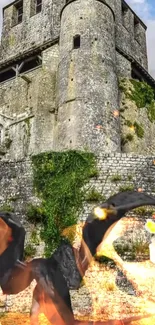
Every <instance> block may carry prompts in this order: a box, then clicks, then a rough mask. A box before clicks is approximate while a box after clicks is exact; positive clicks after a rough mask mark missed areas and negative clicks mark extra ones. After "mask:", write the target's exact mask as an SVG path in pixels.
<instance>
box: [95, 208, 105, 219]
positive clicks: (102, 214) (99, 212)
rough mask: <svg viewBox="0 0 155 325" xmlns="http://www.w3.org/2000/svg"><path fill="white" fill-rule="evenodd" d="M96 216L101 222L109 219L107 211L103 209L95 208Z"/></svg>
mask: <svg viewBox="0 0 155 325" xmlns="http://www.w3.org/2000/svg"><path fill="white" fill-rule="evenodd" d="M94 214H95V216H96V217H97V218H98V219H100V220H104V219H106V218H107V212H106V209H101V208H100V207H96V208H94Z"/></svg>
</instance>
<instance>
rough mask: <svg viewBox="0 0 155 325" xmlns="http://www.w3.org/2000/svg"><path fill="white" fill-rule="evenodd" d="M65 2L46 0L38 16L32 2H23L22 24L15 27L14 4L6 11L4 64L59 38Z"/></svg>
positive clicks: (2, 48) (3, 40) (30, 0)
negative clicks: (33, 10) (33, 9)
mask: <svg viewBox="0 0 155 325" xmlns="http://www.w3.org/2000/svg"><path fill="white" fill-rule="evenodd" d="M64 3H65V1H64V0H60V1H57V0H54V1H52V2H51V1H49V0H44V1H43V5H42V10H41V12H39V13H38V14H33V15H32V13H31V9H32V0H24V1H23V18H22V22H21V23H19V24H16V25H15V26H14V25H13V14H14V4H15V3H14V4H10V5H8V6H7V7H6V9H5V10H4V20H3V29H2V40H1V52H2V53H1V56H2V60H1V61H2V62H4V61H7V60H8V59H10V58H12V57H15V56H19V55H21V54H23V53H25V52H27V51H28V50H30V49H31V50H32V49H33V48H35V47H37V46H39V45H42V44H43V43H46V42H48V41H49V40H53V39H55V38H56V37H58V36H59V31H60V10H61V8H62V7H63V5H64Z"/></svg>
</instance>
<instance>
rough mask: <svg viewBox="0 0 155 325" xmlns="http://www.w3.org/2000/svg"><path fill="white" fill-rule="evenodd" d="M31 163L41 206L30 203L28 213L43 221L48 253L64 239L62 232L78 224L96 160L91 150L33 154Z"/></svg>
mask: <svg viewBox="0 0 155 325" xmlns="http://www.w3.org/2000/svg"><path fill="white" fill-rule="evenodd" d="M32 165H33V175H34V188H35V191H36V194H37V195H38V196H39V197H40V198H41V200H42V205H41V206H39V207H34V206H32V205H31V206H29V208H28V211H27V216H28V219H29V220H30V221H31V222H40V223H41V224H42V231H41V237H42V239H43V240H44V242H45V245H46V247H45V255H46V256H49V255H51V253H52V252H53V251H54V249H55V248H57V246H58V245H59V244H60V241H61V240H62V239H63V237H62V231H63V230H64V229H65V228H66V227H69V226H71V225H74V224H76V223H77V220H78V216H79V213H80V212H81V211H82V206H83V202H84V200H85V196H86V188H85V185H86V184H87V183H88V181H89V180H90V178H91V177H94V176H97V174H98V171H97V169H96V159H95V157H94V155H93V154H92V153H88V152H80V151H65V152H49V153H41V154H39V155H36V156H33V157H32Z"/></svg>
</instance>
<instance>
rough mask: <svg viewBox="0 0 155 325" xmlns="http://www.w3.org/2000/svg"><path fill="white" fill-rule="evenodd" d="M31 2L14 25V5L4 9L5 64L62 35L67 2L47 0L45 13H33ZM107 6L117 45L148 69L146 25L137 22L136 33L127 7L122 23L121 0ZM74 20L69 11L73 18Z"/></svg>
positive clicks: (2, 49)
mask: <svg viewBox="0 0 155 325" xmlns="http://www.w3.org/2000/svg"><path fill="white" fill-rule="evenodd" d="M71 2H72V1H71ZM101 2H102V1H101ZM32 3H33V0H24V2H23V20H22V22H21V23H20V24H17V25H15V26H14V25H13V14H14V4H10V5H8V6H7V7H6V8H5V10H4V21H3V31H2V45H1V61H2V62H4V61H6V60H7V59H10V58H11V57H14V56H16V55H19V54H22V53H23V52H26V51H28V50H29V49H33V48H35V47H36V46H39V45H42V44H44V43H46V42H48V41H49V40H53V39H54V38H56V37H58V36H59V34H60V13H61V10H62V8H63V7H64V5H65V3H66V2H65V1H64V0H59V1H58V0H54V1H52V2H51V1H49V0H45V1H44V2H43V4H42V11H41V12H40V13H38V14H32ZM105 3H107V7H108V6H109V7H111V8H112V10H113V13H114V15H115V21H116V44H117V45H118V46H119V47H121V48H122V49H124V50H125V51H127V53H128V54H129V55H132V56H133V57H134V58H136V60H137V61H138V62H139V63H140V64H142V66H143V67H144V68H146V69H147V52H146V28H145V25H144V24H143V23H142V22H141V21H140V20H139V19H138V23H137V26H136V29H137V31H135V25H134V17H135V14H134V12H133V11H132V10H131V9H130V8H129V7H128V6H127V8H128V10H127V13H126V17H125V24H124V23H123V21H124V18H122V15H123V13H122V0H117V1H107V0H104V1H103V2H102V5H103V7H104V6H105ZM123 3H124V1H123ZM69 6H70V4H69ZM82 10H83V13H84V8H82V5H81V11H82ZM72 17H73V16H72V13H71V12H70V18H72ZM97 24H98V21H97V20H96V21H95V22H94V26H93V27H94V30H95V29H96V26H97ZM106 25H107V28H108V26H109V25H110V21H109V20H107V21H106ZM105 30H106V29H105Z"/></svg>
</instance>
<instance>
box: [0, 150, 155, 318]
mask: <svg viewBox="0 0 155 325" xmlns="http://www.w3.org/2000/svg"><path fill="white" fill-rule="evenodd" d="M97 167H98V171H99V175H98V177H96V178H93V179H92V180H91V181H90V183H89V187H91V188H95V189H96V190H97V191H98V192H100V193H101V194H102V195H104V196H105V197H106V198H108V197H109V196H111V195H113V194H115V193H117V192H119V191H120V190H121V189H120V187H121V188H122V190H123V189H125V187H129V186H130V187H131V186H132V187H133V188H134V189H135V190H138V189H139V188H141V189H142V190H143V191H146V192H147V193H152V194H155V185H154V183H155V156H143V155H133V154H125V153H123V154H119V153H114V154H102V155H98V157H97ZM0 170H1V173H0V178H1V187H0V199H1V207H2V206H3V205H4V203H7V204H8V205H10V206H11V207H12V209H13V211H14V212H15V213H16V215H17V216H19V218H20V220H21V222H22V223H23V225H24V226H25V228H26V230H27V238H26V243H28V241H29V238H30V233H31V231H32V230H33V227H32V225H29V224H28V223H27V222H26V219H25V211H26V207H27V204H28V203H32V204H37V203H38V202H39V201H38V199H37V198H36V197H35V194H34V190H33V182H32V166H31V161H30V160H23V161H17V162H11V161H10V162H2V161H1V162H0ZM118 176H119V179H118ZM96 204H98V202H91V203H87V204H85V206H84V211H83V214H82V215H81V216H80V219H81V220H85V219H86V217H87V216H88V214H89V212H90V211H91V209H92V208H93V206H94V205H96ZM129 226H130V225H129ZM30 227H31V231H30ZM138 227H139V225H138ZM130 228H132V225H131V227H130ZM132 229H135V228H134V227H133V228H132ZM138 229H139V228H138ZM130 231H131V229H130ZM138 231H139V230H138ZM136 234H137V232H136ZM42 248H43V243H41V245H40V248H38V249H37V253H36V256H42V255H43V249H42ZM90 273H91V271H89V272H88V278H87V280H88V282H90V281H91V274H90ZM34 285H35V282H33V283H32V285H31V286H30V288H28V289H26V290H25V291H23V292H22V293H19V294H18V295H16V296H8V297H7V306H6V307H5V306H3V307H2V308H1V311H4V310H5V309H6V310H9V311H20V312H23V311H24V312H28V311H29V310H30V305H31V297H32V290H33V288H34ZM94 285H95V283H94ZM91 292H93V288H91ZM85 295H87V297H85ZM0 299H1V301H2V300H3V301H4V305H5V297H2V296H1V297H0ZM94 299H96V298H94ZM19 301H20V303H19ZM81 301H82V302H83V306H85V311H87V312H90V307H91V305H90V301H91V297H90V298H89V299H88V289H87V288H84V289H81V290H80V291H79V292H77V293H75V292H73V294H72V302H73V306H74V310H75V313H76V314H77V315H78V314H80V312H81V311H80V310H81V308H82V307H81V306H82V305H81ZM78 303H79V305H78ZM2 305H3V304H2ZM88 306H89V308H88Z"/></svg>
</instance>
